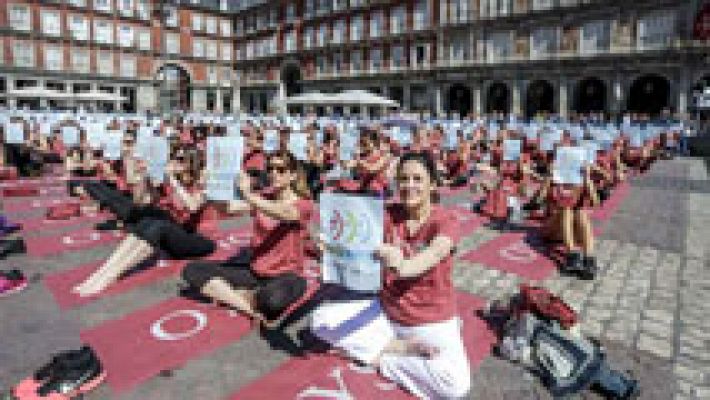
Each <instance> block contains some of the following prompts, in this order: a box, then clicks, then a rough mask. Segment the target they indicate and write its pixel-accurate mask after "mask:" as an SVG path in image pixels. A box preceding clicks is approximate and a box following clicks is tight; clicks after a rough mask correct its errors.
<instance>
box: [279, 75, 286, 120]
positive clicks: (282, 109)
mask: <svg viewBox="0 0 710 400" xmlns="http://www.w3.org/2000/svg"><path fill="white" fill-rule="evenodd" d="M277 112H278V113H279V114H280V115H286V114H287V113H288V112H287V108H286V84H285V83H284V81H279V89H278V93H277Z"/></svg>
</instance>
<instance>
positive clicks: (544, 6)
mask: <svg viewBox="0 0 710 400" xmlns="http://www.w3.org/2000/svg"><path fill="white" fill-rule="evenodd" d="M552 1H553V0H532V9H533V10H549V9H551V8H552V5H553V3H552Z"/></svg>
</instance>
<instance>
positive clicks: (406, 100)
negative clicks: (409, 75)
mask: <svg viewBox="0 0 710 400" xmlns="http://www.w3.org/2000/svg"><path fill="white" fill-rule="evenodd" d="M402 97H403V99H402V104H401V106H402V111H405V112H409V110H411V108H412V86H411V85H410V84H409V83H405V84H404V88H403V90H402Z"/></svg>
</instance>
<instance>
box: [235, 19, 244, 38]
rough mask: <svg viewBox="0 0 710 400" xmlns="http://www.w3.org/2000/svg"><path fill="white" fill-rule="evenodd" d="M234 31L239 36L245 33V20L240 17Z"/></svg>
mask: <svg viewBox="0 0 710 400" xmlns="http://www.w3.org/2000/svg"><path fill="white" fill-rule="evenodd" d="M234 33H235V34H236V35H237V36H242V35H244V20H243V19H238V20H237V23H236V25H235V26H234Z"/></svg>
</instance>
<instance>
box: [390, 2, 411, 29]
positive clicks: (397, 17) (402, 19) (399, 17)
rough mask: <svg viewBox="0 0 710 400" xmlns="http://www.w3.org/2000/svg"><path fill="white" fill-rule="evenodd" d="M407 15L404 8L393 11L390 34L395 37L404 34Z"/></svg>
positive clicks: (400, 7)
mask: <svg viewBox="0 0 710 400" xmlns="http://www.w3.org/2000/svg"><path fill="white" fill-rule="evenodd" d="M406 17H407V14H406V12H405V10H404V6H399V7H396V8H394V9H393V10H392V13H391V15H390V33H391V34H393V35H398V34H400V33H402V32H404V29H405V27H406V26H405V25H406V23H407V20H406Z"/></svg>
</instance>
